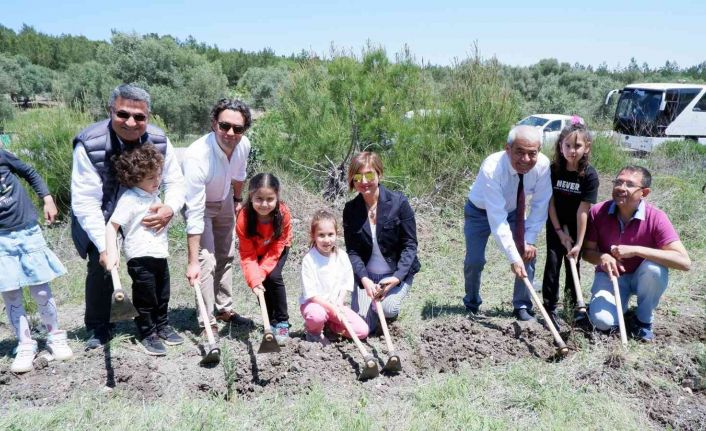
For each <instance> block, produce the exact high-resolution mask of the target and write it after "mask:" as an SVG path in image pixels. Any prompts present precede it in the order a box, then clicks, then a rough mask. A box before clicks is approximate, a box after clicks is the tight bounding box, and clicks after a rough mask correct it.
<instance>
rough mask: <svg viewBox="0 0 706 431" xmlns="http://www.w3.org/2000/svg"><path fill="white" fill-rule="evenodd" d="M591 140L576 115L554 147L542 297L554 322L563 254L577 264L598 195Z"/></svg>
mask: <svg viewBox="0 0 706 431" xmlns="http://www.w3.org/2000/svg"><path fill="white" fill-rule="evenodd" d="M592 143H593V139H592V138H591V133H590V132H589V131H588V129H587V128H586V125H585V123H584V121H583V119H582V118H581V117H578V116H573V117H572V118H571V124H570V125H568V126H566V127H564V129H563V130H562V131H561V133H560V134H559V139H558V140H557V142H556V147H555V149H554V159H553V160H552V164H551V177H552V191H553V193H552V199H551V201H550V202H549V217H548V218H547V262H546V265H545V267H544V281H543V283H542V297H543V299H544V307H545V308H546V309H547V312H549V315H550V317H551V318H552V320H553V321H554V323H555V324H556V323H557V313H556V305H557V303H558V302H559V272H560V270H561V263H562V257H564V258H566V256H567V255H570V256H572V257H574V258H575V259H576V262H577V266H578V261H579V253H580V251H581V246H582V244H583V239H584V235H585V234H586V224H587V222H588V211H589V209H590V208H591V205H592V204H594V203H596V198H597V197H598V173H597V172H596V170H595V169H594V168H593V166H591V165H590V163H589V156H590V153H591V144H592ZM565 229H566V230H568V232H569V233H568V234H567V233H565ZM574 238H575V240H574ZM568 268H569V267H568V262H567V265H566V269H567V270H566V271H565V272H566V283H565V295H566V292H569V295H570V297H571V303H572V305H573V304H576V293H575V290H574V283H573V279H572V276H571V271H570V270H569V269H568ZM584 317H585V314H583V313H582V315H576V316H574V319H575V320H578V319H582V318H584ZM557 327H558V325H557Z"/></svg>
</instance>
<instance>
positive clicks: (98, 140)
mask: <svg viewBox="0 0 706 431" xmlns="http://www.w3.org/2000/svg"><path fill="white" fill-rule="evenodd" d="M148 142H149V143H151V144H153V145H154V146H155V147H157V149H158V150H159V152H160V153H162V155H164V156H166V152H167V137H166V136H165V134H164V131H162V129H160V128H159V127H156V126H153V125H151V124H148V125H147V131H146V132H145V134H144V135H142V137H141V138H140V143H139V144H133V145H128V144H125V148H124V149H122V148H120V141H119V140H118V137H117V135H116V134H115V131H114V130H113V127H112V126H111V123H110V120H103V121H99V122H98V123H93V124H91V125H90V126H88V127H86V128H85V129H83V130H82V131H80V132H79V134H78V135H77V136H76V137H75V138H74V149H75V148H76V145H79V144H81V145H83V147H84V148H85V149H86V154H87V155H88V158H89V160H90V161H91V164H93V166H94V167H95V168H96V171H97V172H98V175H99V176H100V178H101V181H102V182H103V201H102V202H101V210H102V211H103V218H104V219H105V221H106V223H107V222H108V220H109V219H110V216H111V215H113V211H114V210H115V204H116V203H117V202H118V199H120V196H121V195H122V194H123V192H124V191H125V187H122V186H121V185H120V183H118V180H117V177H116V175H115V168H114V167H113V162H112V161H111V157H112V156H113V155H116V154H120V153H121V152H122V151H123V150H129V149H131V148H133V147H134V146H136V145H142V144H145V143H148ZM71 238H72V239H73V241H74V245H75V246H76V250H77V251H78V254H79V255H81V257H82V258H84V259H85V258H86V256H87V254H88V246H89V245H90V243H91V240H90V239H89V238H88V234H86V232H85V231H84V230H83V228H82V227H81V225H80V224H79V223H78V220H77V219H76V217H75V216H74V215H73V213H72V214H71Z"/></svg>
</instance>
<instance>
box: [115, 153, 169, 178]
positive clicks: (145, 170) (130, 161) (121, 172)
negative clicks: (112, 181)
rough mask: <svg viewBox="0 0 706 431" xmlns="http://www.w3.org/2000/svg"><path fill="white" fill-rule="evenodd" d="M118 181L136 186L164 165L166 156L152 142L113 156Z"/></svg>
mask: <svg viewBox="0 0 706 431" xmlns="http://www.w3.org/2000/svg"><path fill="white" fill-rule="evenodd" d="M111 160H112V162H113V166H114V167H115V173H116V176H117V178H118V182H119V183H120V184H122V185H124V186H125V187H135V186H136V185H137V184H138V183H139V182H140V181H142V180H144V179H145V178H147V177H148V176H149V175H150V174H152V173H154V172H160V171H161V170H162V168H163V166H164V156H163V155H162V154H161V153H160V152H159V150H158V149H157V147H155V146H154V145H152V144H144V145H140V146H139V147H136V148H134V149H132V150H129V151H124V152H123V153H121V154H119V155H118V154H116V155H114V156H113V157H112V158H111Z"/></svg>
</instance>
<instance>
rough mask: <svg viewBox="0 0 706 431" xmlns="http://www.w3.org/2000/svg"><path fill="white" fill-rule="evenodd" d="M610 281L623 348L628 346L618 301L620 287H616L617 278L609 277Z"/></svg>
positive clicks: (620, 303) (621, 306)
mask: <svg viewBox="0 0 706 431" xmlns="http://www.w3.org/2000/svg"><path fill="white" fill-rule="evenodd" d="M610 281H611V282H612V283H613V296H614V297H615V310H616V311H617V314H618V327H619V329H620V343H621V344H622V345H623V347H627V346H628V334H627V331H626V330H625V318H624V317H623V303H622V300H621V299H620V286H619V285H618V277H616V276H614V275H613V274H611V275H610Z"/></svg>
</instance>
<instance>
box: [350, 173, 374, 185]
mask: <svg viewBox="0 0 706 431" xmlns="http://www.w3.org/2000/svg"><path fill="white" fill-rule="evenodd" d="M363 178H365V181H367V182H371V181H373V180H375V172H366V173H364V174H354V175H353V181H355V182H356V183H360V182H362V181H363Z"/></svg>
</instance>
